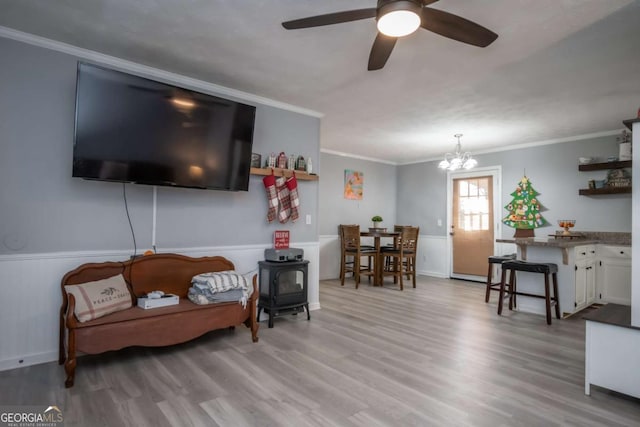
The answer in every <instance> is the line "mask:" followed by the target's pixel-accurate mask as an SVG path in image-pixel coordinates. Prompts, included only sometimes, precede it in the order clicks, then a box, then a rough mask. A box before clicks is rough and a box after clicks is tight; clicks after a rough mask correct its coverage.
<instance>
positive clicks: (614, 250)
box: [576, 245, 631, 259]
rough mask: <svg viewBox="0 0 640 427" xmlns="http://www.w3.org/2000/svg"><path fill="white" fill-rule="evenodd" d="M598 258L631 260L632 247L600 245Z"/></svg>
mask: <svg viewBox="0 0 640 427" xmlns="http://www.w3.org/2000/svg"><path fill="white" fill-rule="evenodd" d="M576 256H577V255H576ZM598 257H599V258H617V259H631V246H608V245H600V247H598Z"/></svg>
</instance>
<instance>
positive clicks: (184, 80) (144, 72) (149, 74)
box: [0, 26, 324, 118]
mask: <svg viewBox="0 0 640 427" xmlns="http://www.w3.org/2000/svg"><path fill="white" fill-rule="evenodd" d="M0 37H4V38H7V39H11V40H16V41H19V42H23V43H27V44H30V45H33V46H38V47H42V48H45V49H50V50H55V51H57V52H62V53H66V54H68V55H72V56H76V57H78V58H80V59H83V60H88V61H91V62H95V63H97V64H102V65H108V66H109V67H112V68H116V69H118V70H120V71H126V72H130V73H133V74H136V75H139V76H141V77H146V78H151V79H154V80H161V81H163V82H165V83H172V84H177V85H180V86H183V87H185V88H186V89H195V90H198V91H201V92H207V93H210V94H212V95H222V96H229V97H232V98H236V99H237V100H239V101H244V102H247V103H250V104H261V105H266V106H270V107H275V108H279V109H281V110H287V111H291V112H294V113H299V114H303V115H305V116H311V117H317V118H322V117H323V116H324V114H323V113H319V112H317V111H313V110H309V109H306V108H302V107H298V106H296V105H291V104H287V103H284V102H280V101H276V100H273V99H269V98H264V97H262V96H258V95H254V94H251V93H247V92H242V91H240V90H236V89H231V88H228V87H225V86H220V85H217V84H214V83H209V82H205V81H203V80H198V79H194V78H191V77H187V76H183V75H180V74H176V73H172V72H169V71H164V70H160V69H158V68H153V67H149V66H147V65H142V64H138V63H136V62H132V61H128V60H126V59H121V58H117V57H115V56H111V55H106V54H103V53H99V52H95V51H92V50H89V49H84V48H81V47H77V46H74V45H70V44H67V43H63V42H59V41H56V40H51V39H47V38H45V37H40V36H36V35H34V34H29V33H25V32H22V31H18V30H14V29H12V28H7V27H3V26H0Z"/></svg>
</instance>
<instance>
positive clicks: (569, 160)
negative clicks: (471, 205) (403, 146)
mask: <svg viewBox="0 0 640 427" xmlns="http://www.w3.org/2000/svg"><path fill="white" fill-rule="evenodd" d="M612 155H615V156H617V155H618V145H617V143H616V139H615V136H610V137H601V138H593V139H588V140H581V141H574V142H565V143H560V144H553V145H543V146H538V147H531V148H523V149H517V150H509V151H501V152H497V153H489V154H482V155H478V156H474V157H475V158H476V159H477V160H478V166H480V167H482V166H501V167H502V186H501V188H502V192H501V194H502V204H503V205H506V204H507V203H508V202H509V201H510V200H511V196H510V193H511V192H513V191H514V189H515V186H516V184H517V183H518V182H519V181H520V179H521V178H522V175H523V174H524V173H525V171H526V175H527V176H528V177H529V178H530V179H531V182H532V184H533V187H534V188H535V189H536V190H537V191H538V192H539V193H540V196H539V197H538V199H539V200H540V202H541V203H542V205H543V207H544V208H546V211H544V212H542V215H543V216H544V217H545V218H546V219H547V221H549V222H550V223H551V226H550V227H547V228H544V229H542V230H537V231H536V235H537V236H539V237H543V236H544V235H546V234H550V233H553V231H554V230H555V229H558V227H557V220H558V219H575V220H577V223H576V229H575V230H576V231H580V230H584V231H621V232H630V231H631V196H630V195H628V194H626V195H607V196H592V197H587V196H579V195H578V190H579V189H580V188H587V185H588V184H587V183H588V180H589V179H605V177H606V171H598V172H579V171H578V157H583V156H584V157H599V158H600V159H603V160H606V158H607V157H608V156H612ZM437 164H438V161H433V162H426V163H420V164H414V165H404V166H399V167H398V169H399V171H398V206H399V208H398V221H399V222H400V223H412V224H413V223H415V224H418V225H420V227H421V230H420V232H421V233H424V234H429V235H436V236H444V235H446V227H445V226H446V185H447V174H446V172H443V171H440V170H438V169H437ZM400 207H402V208H400ZM505 215H506V210H505V209H502V210H501V212H499V218H502V217H504V216H505ZM438 218H442V219H443V226H442V227H437V225H436V221H437V219H438ZM423 230H425V231H423ZM502 232H503V236H505V237H507V236H511V235H512V234H513V229H511V228H509V227H507V226H503V229H502Z"/></svg>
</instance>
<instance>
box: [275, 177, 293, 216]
mask: <svg viewBox="0 0 640 427" xmlns="http://www.w3.org/2000/svg"><path fill="white" fill-rule="evenodd" d="M276 189H277V190H278V202H280V213H278V221H280V222H281V223H282V224H284V223H285V222H287V221H289V217H290V216H291V201H290V200H289V189H288V188H287V185H286V179H285V178H284V177H280V178H277V179H276Z"/></svg>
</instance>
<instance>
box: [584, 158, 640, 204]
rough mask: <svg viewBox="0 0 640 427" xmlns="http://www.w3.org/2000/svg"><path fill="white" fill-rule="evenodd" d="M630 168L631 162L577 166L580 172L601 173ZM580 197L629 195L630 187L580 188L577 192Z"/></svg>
mask: <svg viewBox="0 0 640 427" xmlns="http://www.w3.org/2000/svg"><path fill="white" fill-rule="evenodd" d="M631 166H632V164H631V160H623V161H617V162H603V163H590V164H585V165H578V170H579V171H580V172H589V171H601V170H612V169H626V168H630V167H631ZM578 194H580V195H581V196H600V195H604V194H631V186H628V187H603V188H581V189H580V190H578Z"/></svg>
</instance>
